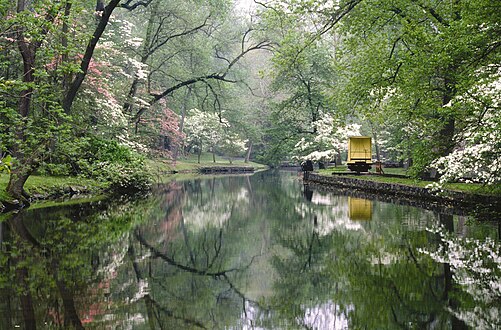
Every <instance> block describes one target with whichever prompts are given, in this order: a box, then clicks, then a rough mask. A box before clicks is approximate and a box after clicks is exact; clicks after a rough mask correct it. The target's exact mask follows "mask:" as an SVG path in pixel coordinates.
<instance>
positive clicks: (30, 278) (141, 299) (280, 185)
mask: <svg viewBox="0 0 501 330" xmlns="http://www.w3.org/2000/svg"><path fill="white" fill-rule="evenodd" d="M492 220H493V221H491V222H489V221H482V222H479V221H476V220H475V218H474V217H471V216H470V217H467V216H464V215H450V214H449V215H446V214H440V213H434V212H432V211H427V210H424V209H419V208H415V207H412V206H406V205H399V204H391V203H386V202H381V201H376V200H371V199H366V198H360V197H354V196H348V195H346V194H344V195H343V194H336V193H333V192H322V191H318V190H313V189H311V188H309V187H307V186H303V183H302V181H301V180H300V176H298V174H297V173H296V172H271V171H269V172H261V173H257V174H254V175H251V176H223V177H217V178H205V179H193V180H186V181H177V182H171V183H169V184H167V185H165V186H162V187H159V189H157V190H156V191H155V192H154V193H153V194H152V195H151V196H150V197H148V198H144V199H140V200H134V201H128V200H122V201H113V202H105V201H100V202H87V203H80V204H74V205H70V206H66V207H43V208H31V209H28V210H25V211H21V212H19V213H17V214H14V215H11V216H10V217H7V218H5V219H4V220H3V221H2V222H1V223H0V241H1V252H0V270H1V275H0V294H1V297H2V299H1V300H0V329H14V328H22V329H34V328H37V329H66V328H70V327H73V328H77V329H78V328H85V329H198V328H201V329H361V328H362V329H409V328H410V329H427V328H428V329H470V328H471V329H496V328H500V327H501V307H500V306H501V248H500V238H499V235H500V233H499V219H492ZM496 220H497V221H496Z"/></svg>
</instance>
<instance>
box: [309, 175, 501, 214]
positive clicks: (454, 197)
mask: <svg viewBox="0 0 501 330" xmlns="http://www.w3.org/2000/svg"><path fill="white" fill-rule="evenodd" d="M394 179H395V178H392V177H388V178H387V177H384V176H374V175H361V176H356V177H355V176H354V175H350V176H344V175H336V174H335V173H332V174H327V173H313V172H312V173H308V175H307V176H306V177H305V178H304V182H305V183H307V184H313V185H316V186H320V187H324V188H327V189H334V190H337V191H339V190H344V191H346V192H352V193H358V194H360V193H362V194H364V196H366V197H367V196H369V195H370V196H372V197H374V198H380V199H382V200H385V199H386V200H388V199H390V200H392V201H394V200H396V199H399V200H401V201H402V202H403V203H405V204H409V205H416V206H419V207H423V208H427V209H430V210H437V209H440V210H442V211H443V212H444V213H451V212H452V210H454V211H455V213H468V212H470V211H472V210H480V209H483V210H489V211H492V212H496V213H499V212H501V198H500V196H499V194H497V193H496V192H494V191H493V192H492V193H491V194H488V193H485V192H480V191H477V192H473V191H461V190H453V189H444V188H441V189H430V188H427V187H426V185H427V182H425V181H414V184H412V183H411V180H410V179H409V180H408V182H406V184H404V183H402V181H404V180H394ZM399 181H400V182H399Z"/></svg>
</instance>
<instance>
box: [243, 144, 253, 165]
mask: <svg viewBox="0 0 501 330" xmlns="http://www.w3.org/2000/svg"><path fill="white" fill-rule="evenodd" d="M251 152H252V141H249V147H248V148H247V154H246V155H245V161H244V162H245V163H248V162H249V161H250V155H251Z"/></svg>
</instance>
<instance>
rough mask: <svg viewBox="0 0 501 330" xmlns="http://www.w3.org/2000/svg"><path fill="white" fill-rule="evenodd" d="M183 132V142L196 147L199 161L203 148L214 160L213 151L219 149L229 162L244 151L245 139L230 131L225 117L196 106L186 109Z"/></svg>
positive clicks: (189, 146)
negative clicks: (184, 136) (184, 135)
mask: <svg viewBox="0 0 501 330" xmlns="http://www.w3.org/2000/svg"><path fill="white" fill-rule="evenodd" d="M184 133H185V134H186V139H185V143H186V144H187V147H188V148H194V149H196V151H197V154H198V162H199V163H200V155H201V153H202V151H204V150H205V151H208V152H211V153H212V156H213V161H214V162H215V161H216V157H215V153H216V151H217V150H220V151H221V152H223V153H224V154H225V155H226V156H227V157H228V159H229V161H230V163H231V162H232V158H233V157H235V156H237V155H239V154H241V153H242V152H244V151H245V144H246V141H242V140H241V139H240V137H239V136H238V135H237V134H235V133H234V132H232V131H231V125H230V123H229V122H228V120H227V119H226V118H224V117H222V116H220V115H218V114H216V113H213V112H204V111H201V110H199V109H196V108H195V109H191V110H188V115H187V116H186V121H185V124H184Z"/></svg>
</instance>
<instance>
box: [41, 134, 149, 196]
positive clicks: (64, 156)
mask: <svg viewBox="0 0 501 330" xmlns="http://www.w3.org/2000/svg"><path fill="white" fill-rule="evenodd" d="M39 173H40V174H45V175H56V176H57V175H79V176H82V177H85V178H92V179H96V180H98V181H100V182H104V183H107V184H108V186H109V189H110V190H112V191H116V192H120V193H123V192H135V191H142V190H148V189H149V186H150V183H151V177H150V174H149V173H148V171H147V168H146V166H145V162H144V157H142V156H141V155H139V154H137V153H136V152H134V151H132V150H131V149H130V148H128V147H125V146H122V145H120V144H119V143H118V142H116V141H113V140H106V139H102V138H99V137H95V136H87V137H81V138H79V139H75V140H74V141H68V142H67V143H59V144H58V145H57V146H56V148H55V149H53V151H52V153H51V162H45V163H43V164H42V166H41V167H40V169H39Z"/></svg>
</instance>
